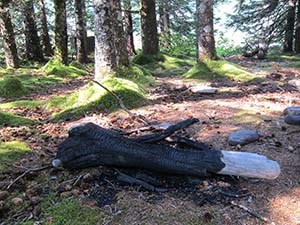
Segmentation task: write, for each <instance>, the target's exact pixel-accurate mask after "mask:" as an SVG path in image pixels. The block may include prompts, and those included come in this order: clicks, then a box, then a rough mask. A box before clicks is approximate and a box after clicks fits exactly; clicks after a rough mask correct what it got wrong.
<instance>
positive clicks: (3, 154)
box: [0, 141, 31, 171]
mask: <svg viewBox="0 0 300 225" xmlns="http://www.w3.org/2000/svg"><path fill="white" fill-rule="evenodd" d="M29 152H31V150H30V148H29V147H28V146H27V144H26V143H24V142H19V141H12V142H0V171H1V170H5V169H7V166H6V164H5V163H13V162H15V161H16V160H18V159H20V158H21V157H23V156H24V155H25V154H27V153H29Z"/></svg>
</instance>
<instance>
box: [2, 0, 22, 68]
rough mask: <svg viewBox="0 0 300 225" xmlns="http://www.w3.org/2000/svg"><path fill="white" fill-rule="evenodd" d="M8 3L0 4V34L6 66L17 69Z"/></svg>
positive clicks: (3, 0) (7, 0) (16, 53)
mask: <svg viewBox="0 0 300 225" xmlns="http://www.w3.org/2000/svg"><path fill="white" fill-rule="evenodd" d="M9 3H10V1H9V0H2V1H1V2H0V10H1V11H0V32H1V36H2V38H3V45H4V46H3V47H4V50H5V62H6V66H7V67H19V58H18V52H17V46H16V42H15V35H14V29H13V25H12V22H11V17H10V14H9Z"/></svg>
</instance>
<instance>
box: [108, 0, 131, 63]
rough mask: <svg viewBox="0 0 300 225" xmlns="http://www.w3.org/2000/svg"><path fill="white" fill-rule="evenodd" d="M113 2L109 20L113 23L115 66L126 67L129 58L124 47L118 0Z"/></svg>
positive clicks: (124, 41)
mask: <svg viewBox="0 0 300 225" xmlns="http://www.w3.org/2000/svg"><path fill="white" fill-rule="evenodd" d="M112 1H113V16H112V18H111V20H112V21H113V23H114V26H113V27H114V42H115V50H116V56H117V66H118V67H120V66H128V65H129V57H128V51H127V47H126V39H125V32H124V29H123V23H122V11H121V2H120V0H112Z"/></svg>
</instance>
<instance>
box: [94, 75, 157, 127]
mask: <svg viewBox="0 0 300 225" xmlns="http://www.w3.org/2000/svg"><path fill="white" fill-rule="evenodd" d="M92 81H93V82H94V83H95V84H97V85H99V86H100V87H102V88H103V89H104V90H106V91H107V92H108V93H109V94H111V95H112V96H113V97H114V98H115V99H116V100H117V101H118V102H119V105H120V107H121V109H123V110H124V111H125V112H126V113H128V115H129V116H131V117H133V118H137V119H139V120H140V121H141V122H142V123H144V124H145V125H147V126H149V125H151V124H152V123H151V122H150V121H149V120H147V119H146V118H145V117H144V116H142V115H139V114H136V113H132V112H130V110H129V109H128V108H127V107H126V106H125V104H124V102H123V101H122V99H121V98H120V97H119V96H118V95H116V94H115V93H113V92H112V91H111V90H109V89H108V88H107V87H105V86H104V85H103V84H101V83H100V82H98V81H96V80H92Z"/></svg>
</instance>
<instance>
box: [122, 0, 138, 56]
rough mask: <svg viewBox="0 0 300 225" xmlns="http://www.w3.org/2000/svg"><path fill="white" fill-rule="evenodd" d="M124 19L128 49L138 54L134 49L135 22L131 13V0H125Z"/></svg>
mask: <svg viewBox="0 0 300 225" xmlns="http://www.w3.org/2000/svg"><path fill="white" fill-rule="evenodd" d="M123 3H124V9H125V12H124V21H125V34H126V40H127V51H128V54H129V55H136V51H135V49H134V39H133V23H132V15H131V0H124V1H123Z"/></svg>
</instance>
